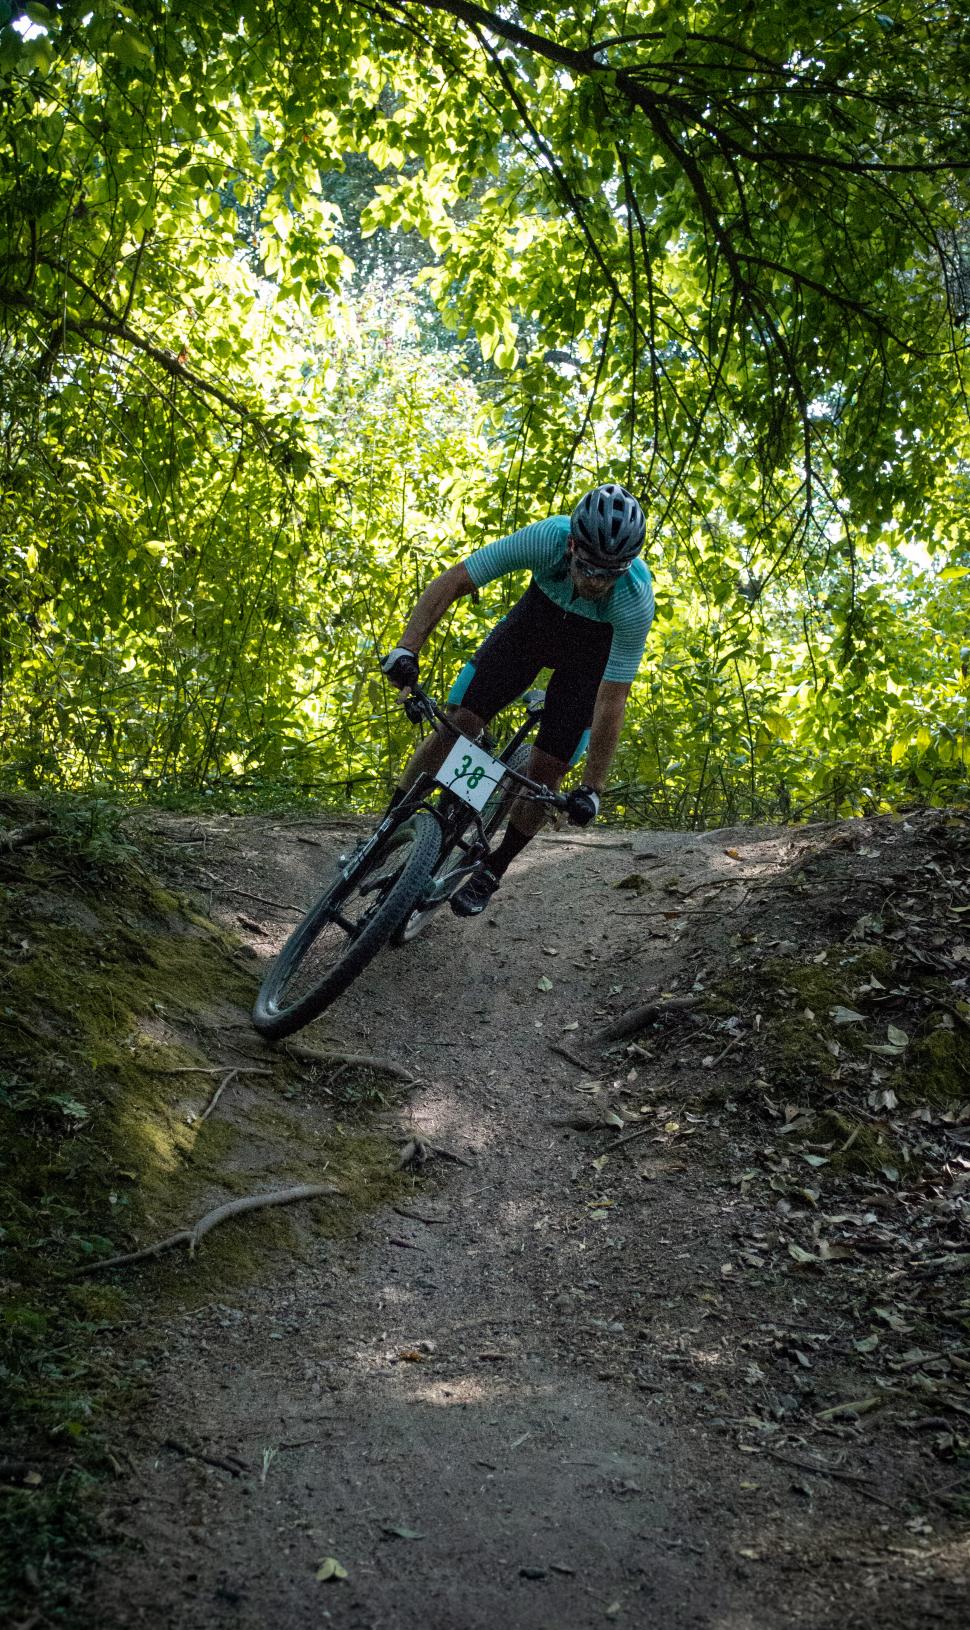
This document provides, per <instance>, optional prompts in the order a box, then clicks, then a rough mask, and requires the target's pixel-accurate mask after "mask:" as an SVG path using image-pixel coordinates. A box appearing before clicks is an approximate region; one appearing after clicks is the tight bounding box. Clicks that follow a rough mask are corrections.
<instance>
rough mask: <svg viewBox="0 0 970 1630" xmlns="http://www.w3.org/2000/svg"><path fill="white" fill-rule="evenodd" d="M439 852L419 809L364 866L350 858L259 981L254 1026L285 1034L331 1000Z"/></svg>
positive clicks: (406, 905)
mask: <svg viewBox="0 0 970 1630" xmlns="http://www.w3.org/2000/svg"><path fill="white" fill-rule="evenodd" d="M440 850H441V829H440V827H439V825H438V822H437V821H436V820H435V818H434V816H433V815H429V814H428V813H427V811H425V810H419V811H418V813H417V814H416V815H415V816H413V817H412V818H411V819H410V820H408V821H405V822H403V823H402V824H401V825H400V826H399V827H398V828H397V829H396V830H395V831H394V832H392V833H391V835H390V837H389V839H388V840H387V842H386V843H384V844H382V845H381V846H380V848H379V849H377V850H375V852H374V853H373V854H372V855H370V856H368V858H367V860H366V861H364V862H363V864H360V863H358V864H356V865H355V864H354V862H353V861H351V862H350V864H349V865H347V866H346V867H345V868H344V869H343V870H341V871H339V872H338V873H337V876H336V877H335V878H334V879H333V880H332V882H331V883H330V884H329V885H328V886H327V888H326V889H324V891H323V893H322V894H321V896H320V898H319V899H318V900H317V901H316V903H315V904H314V905H313V906H311V908H310V910H309V911H308V912H307V914H306V916H305V917H304V918H303V921H302V922H301V923H298V925H297V927H296V928H295V929H294V930H293V932H292V934H291V935H290V937H289V939H288V940H287V941H286V943H285V945H284V946H283V949H282V950H281V951H280V953H279V956H278V957H277V958H276V961H275V962H274V963H273V966H272V967H271V968H270V970H269V973H268V974H267V975H266V978H265V979H264V980H263V983H262V985H261V986H260V991H259V995H258V996H257V998H256V1005H255V1007H254V1008H253V1024H254V1025H255V1026H256V1029H257V1030H258V1031H259V1032H260V1034H261V1035H263V1036H266V1037H267V1038H268V1039H270V1040H274V1041H275V1040H278V1039H279V1038H280V1037H282V1036H290V1035H292V1034H293V1032H294V1031H295V1030H301V1029H302V1028H303V1026H304V1025H305V1024H309V1023H310V1020H311V1019H315V1018H316V1017H317V1016H318V1014H320V1013H322V1012H323V1010H324V1008H327V1007H329V1006H330V1003H331V1002H333V1001H336V999H337V997H338V996H341V995H342V994H343V992H344V991H345V990H346V989H347V986H348V985H349V984H350V983H351V982H352V981H353V980H354V979H356V978H357V975H358V974H359V973H361V972H362V971H363V969H364V968H366V966H367V964H368V962H370V961H371V959H372V958H373V957H375V956H376V955H377V952H378V951H379V950H380V948H381V946H382V945H384V944H386V942H387V941H388V940H389V939H390V938H391V935H392V934H393V933H394V931H395V929H397V928H398V927H399V926H400V924H401V922H402V921H403V920H404V919H405V918H406V917H408V916H409V915H410V913H411V911H412V909H413V907H414V905H415V903H416V902H417V901H418V900H419V899H420V897H421V895H422V894H423V893H424V891H425V889H426V888H427V886H428V882H429V880H430V877H431V874H432V872H433V871H434V869H435V866H436V865H437V863H438V857H439V853H440Z"/></svg>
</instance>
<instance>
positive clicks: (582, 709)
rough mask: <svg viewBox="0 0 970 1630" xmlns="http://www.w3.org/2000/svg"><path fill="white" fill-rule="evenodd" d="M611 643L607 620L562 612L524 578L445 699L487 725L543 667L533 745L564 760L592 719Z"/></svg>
mask: <svg viewBox="0 0 970 1630" xmlns="http://www.w3.org/2000/svg"><path fill="white" fill-rule="evenodd" d="M612 644H613V627H612V624H611V623H599V622H593V621H592V620H591V619H590V618H589V617H579V616H577V615H576V613H575V612H572V611H563V609H562V607H561V606H557V605H555V604H554V603H553V601H552V600H550V599H549V596H548V595H547V594H543V592H542V590H541V589H540V588H538V587H537V585H536V584H535V583H530V585H529V587H528V588H527V589H526V592H525V594H524V595H523V596H522V598H521V600H518V601H516V603H515V605H514V606H513V607H512V610H511V611H510V612H509V614H508V616H506V617H503V618H502V621H501V622H500V623H498V624H497V625H496V626H495V628H493V629H492V632H491V633H490V634H489V636H488V639H487V640H486V641H485V643H484V645H482V646H481V647H480V649H479V651H478V653H477V655H476V656H475V657H474V658H473V665H474V672H473V674H472V677H471V679H470V682H469V683H468V685H467V688H466V687H464V686H463V685H462V679H464V677H465V676H464V674H462V675H461V676H460V678H459V680H458V682H457V683H456V684H455V686H454V687H453V688H452V692H451V695H450V696H449V698H448V700H449V701H450V702H456V703H459V704H460V706H462V707H467V708H468V709H469V711H470V712H472V713H475V714H477V715H478V717H479V718H480V719H483V720H484V721H485V723H486V724H487V723H488V721H489V720H490V719H493V718H494V717H495V714H496V713H500V712H501V711H502V709H503V708H504V707H508V706H509V705H510V704H511V703H512V702H514V701H515V700H516V699H517V697H519V696H521V695H522V692H523V691H525V690H528V688H529V686H530V685H531V684H532V683H533V681H534V679H535V677H536V674H537V673H538V672H539V671H540V669H542V668H551V669H552V678H551V679H550V681H549V685H548V687H547V689H546V705H545V708H544V710H543V715H542V723H541V724H540V726H539V734H538V736H537V737H536V746H537V747H539V748H541V750H542V751H543V752H544V753H548V754H549V755H550V757H551V758H558V759H560V760H561V761H562V763H564V764H568V763H569V762H570V761H571V759H572V758H573V756H574V754H575V752H576V749H577V747H578V746H579V743H580V740H581V738H582V736H583V733H584V731H586V730H587V728H588V727H589V724H590V721H591V719H592V717H593V706H594V704H595V702H596V693H597V691H598V690H599V687H600V684H601V682H602V679H603V673H604V671H605V668H606V664H607V662H608V661H609V655H610V647H611V646H612Z"/></svg>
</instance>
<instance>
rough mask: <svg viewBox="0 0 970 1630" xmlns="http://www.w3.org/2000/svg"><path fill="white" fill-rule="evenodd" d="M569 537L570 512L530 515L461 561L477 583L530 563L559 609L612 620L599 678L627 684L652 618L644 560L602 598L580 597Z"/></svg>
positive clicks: (600, 620)
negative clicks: (572, 571) (570, 559)
mask: <svg viewBox="0 0 970 1630" xmlns="http://www.w3.org/2000/svg"><path fill="white" fill-rule="evenodd" d="M568 542H569V516H568V515H551V516H550V517H549V519H548V520H547V521H534V522H533V523H532V525H531V526H523V527H521V528H520V529H519V531H518V532H510V533H509V535H508V537H507V538H497V539H496V541H495V542H494V543H487V544H486V545H485V547H484V549H476V550H475V553H474V554H473V555H469V556H468V558H467V560H466V561H465V566H466V567H467V570H468V575H469V577H470V578H471V580H472V582H473V583H474V585H475V587H476V588H477V589H482V588H484V587H485V584H486V583H491V582H492V580H493V579H494V578H496V577H504V576H505V574H506V572H521V571H525V570H526V569H527V568H528V570H530V571H531V573H532V577H533V580H534V582H535V583H536V585H537V586H538V587H539V588H540V589H541V590H542V592H543V594H545V595H548V597H549V599H550V600H552V601H553V603H554V604H555V605H557V606H562V609H563V611H571V612H574V613H575V615H576V616H577V617H588V618H589V620H590V621H591V622H594V623H612V625H613V643H612V645H611V646H610V656H609V661H608V662H607V664H606V669H605V671H604V674H603V678H604V679H611V680H615V681H616V683H617V684H622V685H628V684H629V683H630V682H631V681H632V680H634V679H635V678H636V676H637V670H638V668H639V667H640V660H641V658H642V656H643V648H644V646H645V645H646V643H647V635H648V633H649V632H650V624H651V623H652V622H653V584H652V582H651V581H650V571H649V568H648V567H647V565H646V564H645V562H644V561H642V560H635V561H634V562H633V564H632V566H631V567H630V570H629V571H628V572H625V573H624V574H623V576H622V577H620V578H617V580H616V582H615V583H614V585H613V587H612V588H611V590H610V592H609V594H607V595H606V596H605V597H604V598H603V599H602V600H583V599H581V598H580V596H579V595H578V594H577V593H576V591H575V589H574V588H573V584H572V579H571V577H570V573H569V562H568V559H567V555H566V545H567V544H568Z"/></svg>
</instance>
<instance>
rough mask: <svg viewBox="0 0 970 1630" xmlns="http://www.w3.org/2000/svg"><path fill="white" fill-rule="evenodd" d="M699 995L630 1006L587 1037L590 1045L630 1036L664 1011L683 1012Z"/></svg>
mask: <svg viewBox="0 0 970 1630" xmlns="http://www.w3.org/2000/svg"><path fill="white" fill-rule="evenodd" d="M700 1000H701V998H700V996H670V997H668V998H667V1000H666V1001H665V1002H663V1001H661V1002H647V1003H645V1004H644V1006H643V1007H631V1008H629V1009H628V1010H627V1012H626V1013H621V1014H620V1016H619V1018H618V1019H611V1020H610V1022H609V1024H604V1025H601V1026H600V1028H599V1030H594V1031H593V1034H592V1035H591V1036H590V1037H589V1042H590V1045H591V1046H593V1047H602V1046H604V1045H605V1043H607V1042H610V1041H620V1040H622V1038H623V1037H624V1036H632V1035H634V1034H635V1033H636V1031H638V1030H642V1029H643V1027H644V1025H646V1024H649V1023H650V1021H651V1019H659V1018H662V1017H663V1015H664V1014H665V1013H684V1012H687V1011H688V1010H689V1009H690V1008H692V1007H697V1005H698V1003H699V1002H700Z"/></svg>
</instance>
